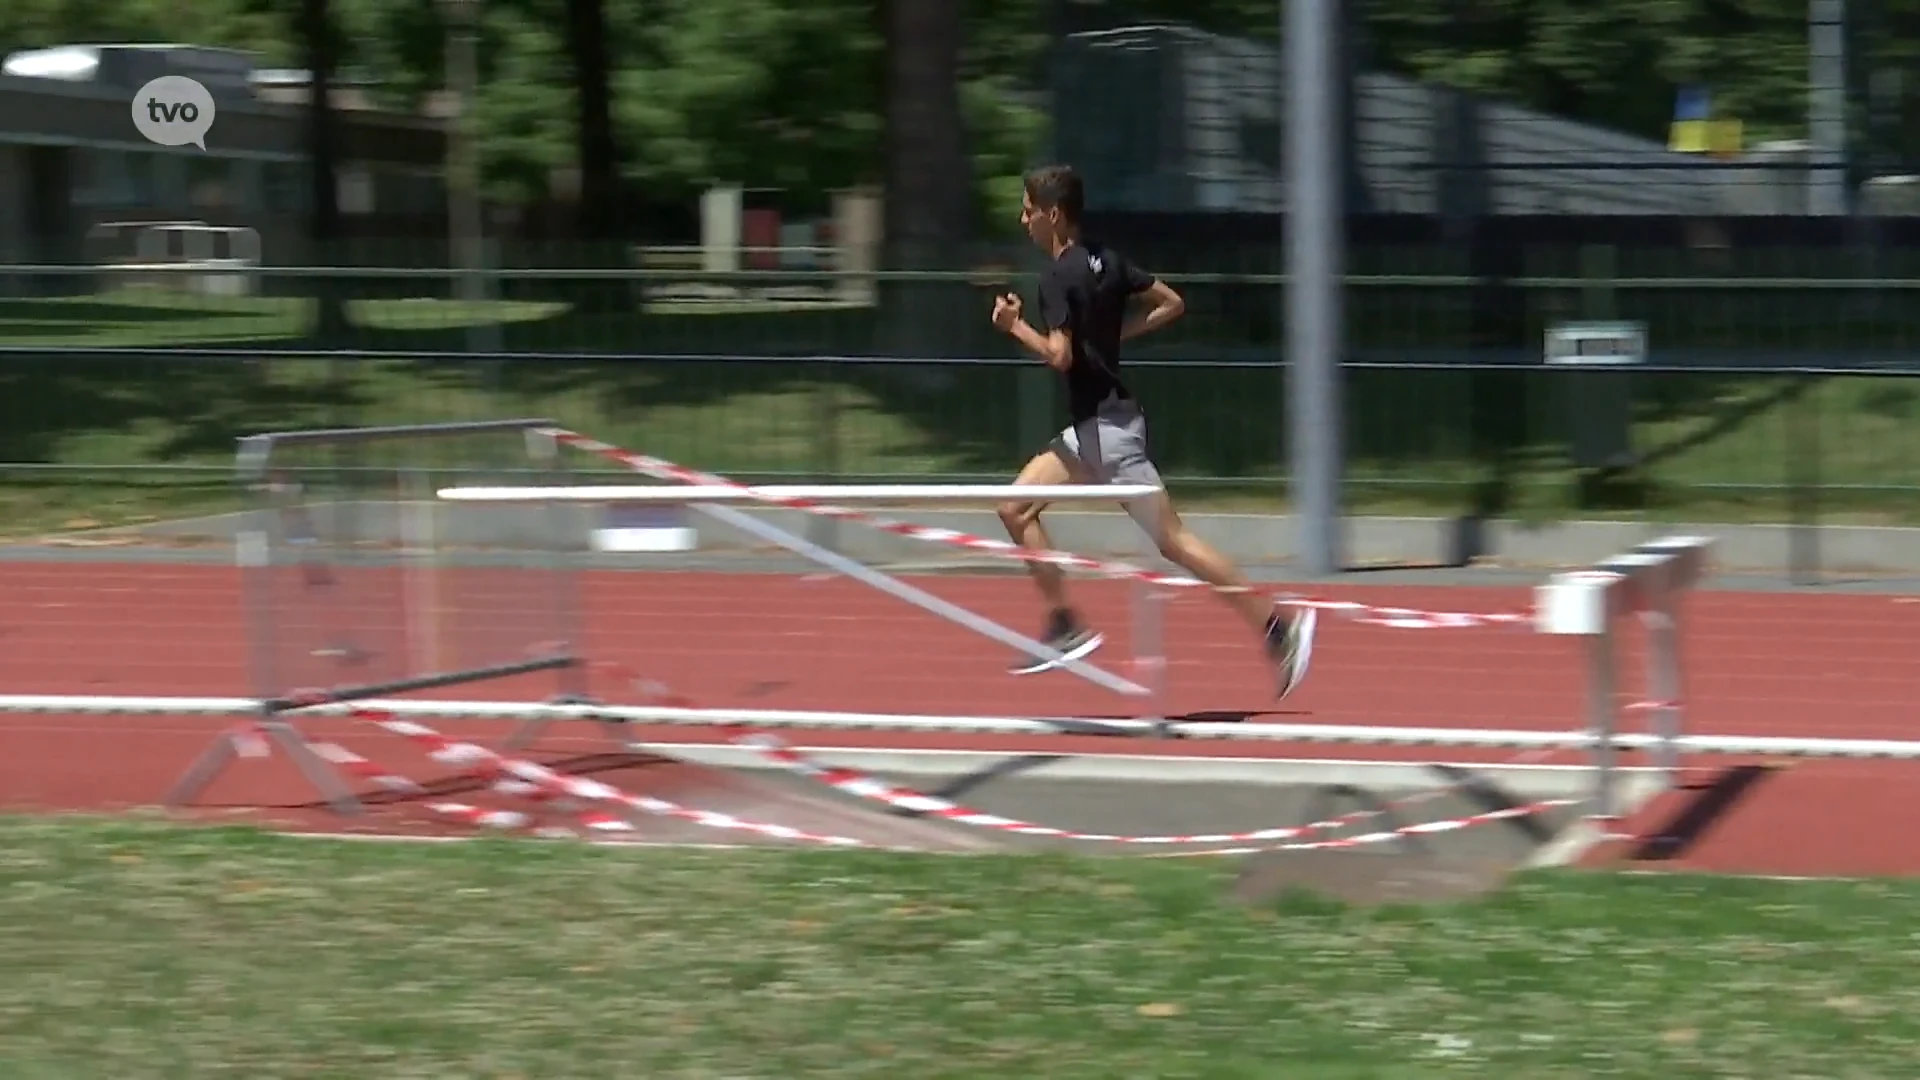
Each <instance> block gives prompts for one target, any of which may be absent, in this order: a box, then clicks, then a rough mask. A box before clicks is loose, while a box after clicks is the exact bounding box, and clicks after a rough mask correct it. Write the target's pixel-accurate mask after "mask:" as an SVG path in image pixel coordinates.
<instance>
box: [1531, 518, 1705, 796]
mask: <svg viewBox="0 0 1920 1080" xmlns="http://www.w3.org/2000/svg"><path fill="white" fill-rule="evenodd" d="M1712 549H1713V540H1712V538H1710V537H1703V536H1675V537H1667V538H1664V539H1660V540H1653V541H1649V542H1647V543H1644V544H1641V545H1640V546H1639V547H1637V548H1635V549H1634V550H1633V551H1631V552H1629V553H1627V554H1624V555H1616V556H1614V557H1613V558H1611V559H1608V560H1606V561H1605V562H1603V563H1600V564H1599V565H1597V566H1595V567H1593V568H1592V569H1589V570H1579V571H1574V572H1572V573H1564V574H1556V575H1554V576H1553V577H1552V578H1551V579H1549V580H1548V581H1547V582H1546V584H1544V585H1541V586H1539V587H1538V589H1537V590H1536V591H1535V602H1534V629H1536V630H1537V631H1538V632H1540V633H1543V634H1555V635H1563V636H1569V637H1582V638H1585V639H1587V678H1588V682H1587V710H1586V711H1587V733H1588V736H1589V745H1590V746H1591V747H1592V753H1593V758H1594V761H1593V764H1594V805H1595V811H1594V812H1595V814H1596V815H1597V816H1599V817H1608V818H1610V817H1614V816H1615V815H1616V810H1617V808H1618V798H1617V793H1616V791H1615V786H1614V779H1615V777H1614V772H1615V768H1616V765H1617V762H1616V758H1617V756H1618V753H1619V750H1620V749H1621V748H1622V743H1621V739H1620V735H1621V730H1622V728H1623V727H1624V726H1625V725H1624V724H1623V723H1622V722H1621V721H1622V717H1621V716H1620V712H1621V704H1620V700H1619V690H1620V673H1619V670H1618V667H1617V664H1616V661H1617V659H1618V652H1619V651H1618V649H1617V648H1616V647H1615V637H1614V636H1615V634H1616V633H1617V631H1618V627H1619V626H1620V624H1621V621H1622V620H1624V619H1627V618H1632V617H1635V616H1637V617H1639V619H1640V620H1641V622H1642V623H1643V624H1644V625H1645V626H1646V628H1647V657H1646V664H1647V666H1646V686H1645V696H1644V697H1643V698H1642V699H1641V701H1640V705H1641V707H1642V709H1643V710H1644V711H1646V712H1648V713H1649V714H1650V715H1651V716H1652V724H1651V726H1652V729H1653V730H1652V732H1651V734H1650V736H1649V737H1648V738H1647V739H1646V740H1645V741H1644V742H1643V743H1642V746H1643V747H1644V748H1645V749H1647V750H1649V751H1650V752H1651V756H1652V757H1653V759H1654V766H1655V768H1656V769H1657V770H1658V771H1659V772H1660V774H1661V775H1662V777H1663V779H1665V780H1666V781H1667V782H1668V783H1671V782H1672V781H1673V778H1674V776H1675V774H1676V772H1677V770H1678V768H1679V764H1680V753H1681V749H1682V739H1681V728H1682V719H1681V709H1682V706H1683V699H1682V694H1683V691H1684V686H1683V679H1682V671H1683V667H1682V663H1681V655H1680V610H1681V602H1682V599H1683V598H1684V596H1685V594H1686V592H1687V591H1688V590H1690V589H1692V588H1693V587H1694V586H1695V585H1696V584H1698V583H1699V582H1700V580H1701V578H1703V577H1705V576H1706V572H1707V567H1708V563H1709V556H1710V553H1711V551H1712Z"/></svg>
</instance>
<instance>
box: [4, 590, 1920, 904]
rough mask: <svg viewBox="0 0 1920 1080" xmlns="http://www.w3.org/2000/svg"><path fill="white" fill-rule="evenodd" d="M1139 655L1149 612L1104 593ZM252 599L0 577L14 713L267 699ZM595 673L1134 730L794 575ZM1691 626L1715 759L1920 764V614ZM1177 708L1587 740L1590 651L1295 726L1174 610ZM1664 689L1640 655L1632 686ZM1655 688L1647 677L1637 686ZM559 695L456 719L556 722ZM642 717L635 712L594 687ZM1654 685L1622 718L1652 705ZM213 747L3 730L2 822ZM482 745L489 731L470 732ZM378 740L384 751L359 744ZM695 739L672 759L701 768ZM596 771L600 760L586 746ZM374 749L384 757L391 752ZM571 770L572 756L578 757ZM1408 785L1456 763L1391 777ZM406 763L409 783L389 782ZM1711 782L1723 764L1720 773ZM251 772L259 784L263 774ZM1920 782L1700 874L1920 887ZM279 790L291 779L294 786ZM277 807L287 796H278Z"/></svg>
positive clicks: (912, 613)
mask: <svg viewBox="0 0 1920 1080" xmlns="http://www.w3.org/2000/svg"><path fill="white" fill-rule="evenodd" d="M915 583H916V584H918V585H920V586H921V587H923V588H925V589H927V590H928V591H930V592H932V593H935V594H937V595H940V596H943V597H945V598H947V599H950V600H953V601H955V602H958V603H962V604H964V605H966V606H968V607H970V608H972V609H973V610H975V611H978V612H980V613H981V614H983V615H986V616H987V617H989V618H993V619H996V620H998V621H1001V622H1003V623H1006V624H1008V625H1011V626H1014V627H1016V628H1027V627H1030V626H1032V624H1033V623H1034V622H1035V621H1036V618H1037V614H1038V609H1037V606H1036V605H1035V604H1034V602H1033V598H1032V595H1031V591H1030V589H1029V587H1028V586H1027V585H1026V583H1025V582H1024V580H1022V579H1019V578H960V577H950V576H931V577H926V578H920V579H916V580H915ZM1078 587H1079V595H1078V597H1077V599H1078V601H1079V602H1080V603H1081V604H1082V606H1083V607H1084V608H1085V609H1086V611H1087V612H1088V614H1089V616H1090V617H1091V618H1092V619H1093V620H1094V621H1096V622H1097V623H1099V624H1100V625H1101V626H1103V627H1104V628H1106V629H1107V630H1108V632H1109V636H1110V644H1109V646H1108V647H1107V649H1105V650H1103V652H1102V653H1101V654H1100V655H1101V656H1104V657H1106V658H1108V660H1109V662H1110V663H1117V662H1118V660H1119V659H1121V658H1124V657H1125V656H1127V655H1128V649H1129V644H1128V640H1127V638H1128V634H1127V625H1128V612H1127V609H1126V597H1127V595H1128V594H1127V592H1126V588H1125V586H1123V585H1120V584H1117V583H1112V582H1083V583H1079V586H1078ZM238 590H239V574H238V572H237V571H236V570H233V569H231V568H223V567H212V566H188V565H169V564H143V563H98V562H96V563H85V564H81V563H50V562H49V563H27V562H16V563H0V595H3V596H5V597H6V598H7V601H8V602H7V604H6V606H5V608H4V609H0V693H85V694H120V695H185V694H215V695H218V694H244V693H246V692H247V683H246V649H245V645H246V642H245V634H244V630H243V627H242V622H241V607H240V601H239V592H238ZM583 593H584V602H585V633H584V635H583V636H584V640H585V643H586V647H587V652H588V654H589V655H591V656H593V657H594V658H596V659H608V660H616V661H619V662H621V663H622V664H625V665H628V666H631V667H632V668H634V669H636V670H638V671H640V672H642V673H644V674H646V675H648V676H650V677H654V678H658V679H661V680H662V681H664V682H666V683H668V684H670V685H671V686H672V687H673V688H674V689H675V690H677V691H678V692H680V693H682V694H684V695H686V696H688V697H691V698H693V699H694V700H696V701H698V702H700V703H701V704H703V705H707V706H711V707H716V708H724V707H730V706H737V707H750V708H778V709H826V710H846V711H885V712H903V713H971V714H1001V713H1004V714H1011V715H1086V716H1111V715H1126V704H1127V703H1126V702H1125V701H1123V700H1122V699H1120V698H1118V697H1117V696H1115V695H1113V694H1110V693H1108V692H1106V691H1104V690H1101V689H1099V688H1097V687H1094V686H1091V685H1089V684H1087V683H1084V682H1082V681H1081V680H1079V679H1077V678H1074V677H1072V676H1070V675H1066V674H1061V673H1053V674H1048V675H1045V676H1040V677H1030V678H1015V677H1012V676H1007V675H1004V674H1002V672H1003V671H1004V668H1005V666H1006V663H1007V661H1008V659H1009V657H1008V655H1007V653H1006V651H1005V650H1003V649H1002V648H1001V647H1000V646H998V645H996V644H994V643H993V642H990V641H987V640H986V639H984V638H980V637H977V636H975V635H973V634H971V633H969V632H967V631H964V630H962V629H960V628H958V627H955V626H952V625H950V624H948V623H945V622H943V621H940V620H937V619H935V618H933V617H931V616H928V615H926V614H925V613H923V612H920V611H917V610H914V609H912V608H909V607H907V606H906V605H904V604H902V603H900V602H899V601H897V600H894V599H891V598H889V597H885V596H882V595H880V594H878V593H876V592H874V591H872V590H870V589H867V588H865V587H863V586H860V585H858V584H856V583H853V582H849V581H846V580H843V579H808V578H801V577H798V576H794V575H784V574H732V573H724V574H723V573H657V572H603V573H593V574H588V575H585V577H584V578H583ZM1337 593H1338V595H1339V597H1340V598H1342V599H1349V598H1350V599H1357V600H1361V601H1366V602H1373V603H1380V604H1391V605H1397V606H1406V607H1424V608H1437V609H1444V610H1458V611H1481V612H1494V611H1521V610H1524V608H1525V605H1526V604H1527V602H1528V599H1529V596H1528V593H1527V590H1525V589H1520V588H1488V587H1469V586H1434V587H1411V586H1378V585H1349V584H1345V583H1342V584H1341V585H1339V586H1338V587H1337ZM1689 605H1690V606H1689V609H1688V611H1687V612H1686V616H1685V617H1686V627H1687V634H1686V648H1687V650H1688V656H1687V662H1688V673H1689V680H1690V682H1689V685H1688V687H1687V696H1688V722H1689V726H1690V728H1691V730H1693V731H1696V732H1702V733H1716V734H1743V735H1803V736H1807V735H1815V736H1825V737H1852V738H1908V739H1911V738H1920V725H1916V724H1914V723H1913V722H1912V721H1911V720H1910V719H1909V717H1910V716H1911V715H1912V713H1913V704H1912V703H1913V702H1916V701H1920V653H1916V650H1915V649H1914V647H1913V646H1914V645H1915V644H1916V643H1920V602H1916V601H1915V598H1910V597H1895V596H1886V595H1868V594H1800V593H1736V592H1701V593H1697V594H1695V595H1694V596H1693V597H1692V599H1691V600H1690V601H1689ZM1166 639H1167V641H1168V642H1169V650H1168V651H1169V684H1170V695H1171V705H1172V707H1173V709H1174V710H1175V711H1177V712H1183V713H1196V712H1215V711H1218V712H1229V713H1246V714H1251V715H1252V716H1253V717H1254V718H1256V719H1258V718H1267V719H1288V720H1298V721H1306V722H1316V723H1341V724H1373V725H1425V726H1442V727H1488V728H1520V729H1533V730H1547V729H1563V728H1569V727H1573V726H1576V725H1577V722H1578V717H1579V716H1580V715H1581V706H1582V698H1581V694H1582V690H1583V687H1584V686H1585V682H1586V680H1585V674H1584V672H1583V670H1582V668H1581V663H1580V659H1579V656H1578V654H1577V650H1576V648H1575V646H1574V644H1573V643H1572V642H1571V641H1569V640H1566V639H1555V638H1548V637H1543V636H1539V635H1535V634H1532V633H1531V632H1529V631H1528V630H1527V629H1525V628H1520V627H1490V628H1480V629H1469V630H1404V629H1388V628H1381V627H1374V626H1367V625H1362V624H1357V623H1354V622H1350V621H1347V620H1343V619H1340V618H1337V617H1333V618H1328V619H1325V620H1323V622H1322V634H1321V643H1320V647H1319V651H1318V653H1317V655H1316V663H1315V668H1314V672H1313V676H1312V678H1311V679H1309V681H1308V682H1307V684H1306V685H1305V687H1304V688H1303V689H1302V690H1301V691H1300V692H1299V693H1297V694H1296V695H1295V696H1294V697H1293V698H1291V699H1289V700H1288V701H1287V702H1286V703H1285V706H1284V707H1283V708H1278V709H1276V708H1275V707H1274V704H1273V702H1272V693H1271V688H1270V683H1269V679H1268V675H1267V673H1266V671H1265V670H1264V668H1263V667H1262V665H1261V664H1260V662H1259V657H1258V652H1257V649H1256V648H1255V646H1254V643H1253V641H1252V638H1251V636H1250V635H1249V634H1248V633H1246V631H1245V630H1244V629H1243V628H1242V627H1240V626H1239V624H1237V623H1236V622H1235V621H1234V620H1233V618H1232V616H1231V615H1230V614H1228V612H1227V611H1226V609H1225V608H1224V607H1222V606H1221V605H1219V604H1218V603H1217V602H1216V601H1214V600H1213V599H1212V598H1210V597H1206V596H1203V595H1197V594H1182V595H1180V596H1178V597H1176V598H1175V599H1174V600H1173V601H1172V602H1171V603H1170V604H1169V606H1168V613H1167V631H1166ZM1623 662H1624V663H1625V664H1627V665H1637V664H1638V663H1639V657H1638V650H1637V643H1633V642H1629V644H1628V648H1627V654H1626V656H1625V657H1624V659H1623ZM1631 670H1637V667H1634V668H1632V669H1631ZM549 689H550V687H549V686H548V684H546V683H545V682H543V681H541V680H539V679H533V678H529V679H522V680H517V681H514V682H512V683H494V684H485V685H482V686H477V687H466V688H462V689H461V690H459V691H457V692H454V693H453V694H451V695H450V696H457V697H467V698H471V697H485V698H491V699H499V700H534V699H538V698H540V697H542V696H544V695H545V693H547V692H548V690H549ZM596 689H598V690H600V691H601V692H602V693H603V694H604V695H606V696H608V697H610V698H611V697H616V696H617V695H618V692H619V688H618V687H611V688H608V687H596ZM1636 689H1637V687H1635V686H1634V685H1633V684H1632V683H1631V682H1629V684H1628V686H1627V687H1626V688H1624V689H1623V692H1625V693H1628V694H1632V693H1633V692H1634V691H1635V690H1636ZM222 723H224V722H223V721H218V720H214V719H210V718H209V719H189V718H181V717H173V718H165V719H141V718H133V717H118V718H49V717H32V718H28V717H11V718H5V719H0V749H4V750H5V753H4V754H0V801H4V803H6V804H8V805H12V806H16V807H20V806H33V807H67V808H98V807H105V806H124V805H137V804H148V803H152V802H154V801H156V800H157V799H158V797H159V795H160V793H161V792H162V791H163V790H164V788H165V786H166V784H167V783H168V782H169V781H170V780H171V779H172V778H173V777H174V776H175V775H177V773H178V772H179V771H180V770H181V769H183V768H184V767H185V765H186V763H187V762H188V761H189V760H190V759H191V757H192V756H193V754H194V753H196V752H197V751H198V750H199V749H200V748H201V747H202V746H203V745H204V744H205V741H206V739H207V738H208V737H209V736H210V735H211V734H212V733H214V732H216V731H218V730H219V729H220V726H221V724H222ZM461 730H468V729H466V728H462V729H461ZM355 734H356V735H359V737H361V738H364V737H365V736H364V735H363V734H360V733H355ZM690 737H692V736H691V733H690V732H689V731H687V730H686V729H674V730H673V731H672V732H671V733H670V734H669V733H663V734H662V735H661V736H660V738H661V739H662V740H663V741H665V740H666V739H669V738H672V739H678V740H681V741H685V740H687V739H688V738H690ZM806 741H807V742H809V743H811V744H815V745H822V744H826V743H829V742H834V741H847V742H856V741H857V742H860V743H864V744H869V745H871V744H874V743H876V742H880V743H885V744H887V745H906V744H907V743H909V742H914V743H917V744H919V745H937V746H945V747H953V748H965V749H999V748H1004V749H1008V750H1030V751H1045V752H1051V753H1060V752H1075V753H1115V752H1125V753H1139V752H1143V750H1144V751H1147V752H1168V753H1180V754H1233V755H1239V756H1251V755H1261V756H1288V757H1313V756H1329V755H1335V754H1337V755H1338V756H1342V757H1355V756H1359V755H1358V754H1357V753H1356V749H1355V748H1347V747H1341V748H1329V747H1320V748H1312V747H1298V746H1283V745H1274V744H1260V743H1217V744H1195V743H1175V744H1163V745H1160V746H1155V747H1151V748H1149V747H1147V746H1146V745H1145V744H1143V743H1142V742H1140V741H1136V740H1127V741H1125V742H1121V741H1117V740H1112V739H1099V738H1077V739H1076V738H1070V737H1063V736H1048V737H1025V738H1019V737H990V736H966V735H957V734H955V735H938V736H925V737H921V738H918V739H909V738H907V737H895V736H880V735H871V734H852V733H839V734H836V733H824V732H822V733H811V734H809V736H808V737H807V740H806ZM564 745H565V747H566V748H570V749H574V750H579V749H583V748H584V744H573V743H568V744H564ZM387 746H388V744H386V743H383V742H380V741H378V740H376V741H375V742H374V744H373V746H372V747H371V748H368V747H361V746H359V745H358V744H356V748H360V749H364V750H366V752H369V753H374V752H382V753H384V752H385V751H384V749H382V748H385V747H387ZM558 748H560V747H559V746H556V747H555V749H558ZM1365 756H1368V757H1379V758H1382V759H1386V758H1389V757H1393V758H1414V759H1418V758H1430V757H1432V756H1433V754H1432V752H1430V751H1429V752H1419V751H1409V752H1406V753H1404V754H1387V753H1382V752H1379V751H1369V752H1366V754H1365ZM383 760H384V758H383ZM1703 764H1704V763H1703ZM256 768H257V767H256V766H252V765H248V766H244V767H243V769H242V770H241V771H243V772H244V771H246V770H249V769H256ZM1916 770H1920V763H1866V762H1808V763H1803V764H1801V765H1799V766H1797V767H1795V768H1793V769H1790V770H1787V771H1786V772H1784V773H1783V774H1781V775H1779V776H1778V777H1777V778H1775V779H1772V780H1769V781H1767V782H1766V783H1765V784H1764V785H1763V786H1762V788H1761V789H1760V790H1759V792H1758V793H1757V794H1756V795H1755V796H1753V797H1752V798H1751V799H1750V800H1749V801H1748V802H1746V803H1743V804H1742V805H1741V807H1740V809H1739V810H1738V811H1737V812H1736V813H1735V814H1734V815H1732V816H1731V817H1730V818H1729V819H1728V820H1726V821H1724V822H1723V823H1721V824H1720V825H1719V826H1718V827H1717V828H1716V829H1715V831H1714V832H1713V833H1711V834H1710V835H1709V836H1708V837H1707V838H1706V839H1705V840H1704V842H1702V843H1701V844H1700V845H1699V846H1698V847H1697V848H1695V849H1694V851H1693V852H1692V853H1691V854H1690V856H1689V857H1688V858H1687V859H1686V860H1685V865H1687V866H1699V867H1707V868H1714V869H1727V870H1741V871H1751V872H1772V873H1808V874H1829V873H1908V872H1920V834H1917V833H1916V830H1913V829H1911V828H1902V827H1901V825H1902V824H1903V823H1911V822H1914V821H1920V791H1916V790H1915V785H1914V784H1913V783H1912V782H1911V781H1912V779H1914V778H1916ZM270 776H271V779H269V777H270ZM236 782H238V783H241V784H242V785H243V786H244V787H245V789H246V790H244V791H238V790H237V791H236V792H234V793H228V794H227V796H226V801H229V802H235V803H237V802H241V801H244V800H246V799H254V800H256V801H261V802H271V801H273V800H275V799H276V798H277V799H278V800H279V801H280V802H283V803H284V802H287V801H288V799H289V797H290V796H289V791H290V790H297V789H290V788H288V787H285V786H284V785H286V784H287V783H288V781H287V778H286V777H284V776H277V775H273V774H272V771H271V770H267V771H265V772H256V773H255V774H253V775H252V776H251V778H250V779H249V778H244V777H243V778H239V779H238V780H237V781H236ZM268 788H272V789H273V790H268Z"/></svg>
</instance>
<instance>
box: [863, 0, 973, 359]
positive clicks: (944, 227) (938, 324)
mask: <svg viewBox="0 0 1920 1080" xmlns="http://www.w3.org/2000/svg"><path fill="white" fill-rule="evenodd" d="M881 2H882V3H883V4H884V5H885V9H884V13H883V16H884V21H885V40H886V54H887V93H886V102H887V116H886V123H887V128H886V144H885V145H886V190H885V210H884V213H885V231H886V235H885V243H884V248H883V251H884V266H885V267H886V269H888V270H949V271H951V270H961V269H965V268H966V267H967V265H968V263H969V261H970V260H971V258H972V255H973V253H972V251H971V250H970V247H971V244H972V241H973V237H974V217H975V212H974V199H973V163H972V161H971V160H970V159H969V157H968V155H967V139H966V127H965V124H964V123H963V120H962V117H961V114H960V47H961V18H960V14H961V13H960V3H959V0H881ZM979 299H980V298H979V297H978V296H976V295H975V293H974V291H973V290H972V289H971V287H969V286H968V285H967V284H966V283H965V282H964V281H958V282H949V283H929V282H912V281H908V282H901V281H889V282H887V283H886V284H885V285H884V287H883V288H882V289H881V291H880V302H881V307H882V331H881V333H882V340H881V342H880V344H881V346H882V348H884V349H886V350H887V351H889V352H893V353H896V354H900V355H913V356H941V355H948V356H951V355H960V354H964V353H967V352H974V351H977V350H978V349H979V348H981V347H982V346H983V344H984V342H985V334H984V333H983V331H985V330H986V329H987V309H986V308H983V307H981V306H980V304H979V303H978V302H977V301H978V300H979Z"/></svg>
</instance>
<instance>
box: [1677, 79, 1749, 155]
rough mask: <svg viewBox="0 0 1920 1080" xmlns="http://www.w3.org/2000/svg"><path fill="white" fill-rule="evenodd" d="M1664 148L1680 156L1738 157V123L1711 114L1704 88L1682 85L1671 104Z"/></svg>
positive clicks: (1710, 96)
mask: <svg viewBox="0 0 1920 1080" xmlns="http://www.w3.org/2000/svg"><path fill="white" fill-rule="evenodd" d="M1667 149H1669V150H1672V151H1674V152H1676V153H1681V154H1716V155H1732V154H1738V153H1739V152H1740V149H1741V130H1740V121H1738V120H1734V119H1729V118H1724V117H1722V118H1716V117H1715V116H1714V115H1713V93H1712V91H1710V90H1708V89H1707V88H1706V87H1704V86H1683V87H1681V88H1680V92H1679V94H1678V95H1677V96H1676V98H1675V99H1674V103H1673V125H1672V126H1671V127H1669V128H1668V129H1667Z"/></svg>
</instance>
